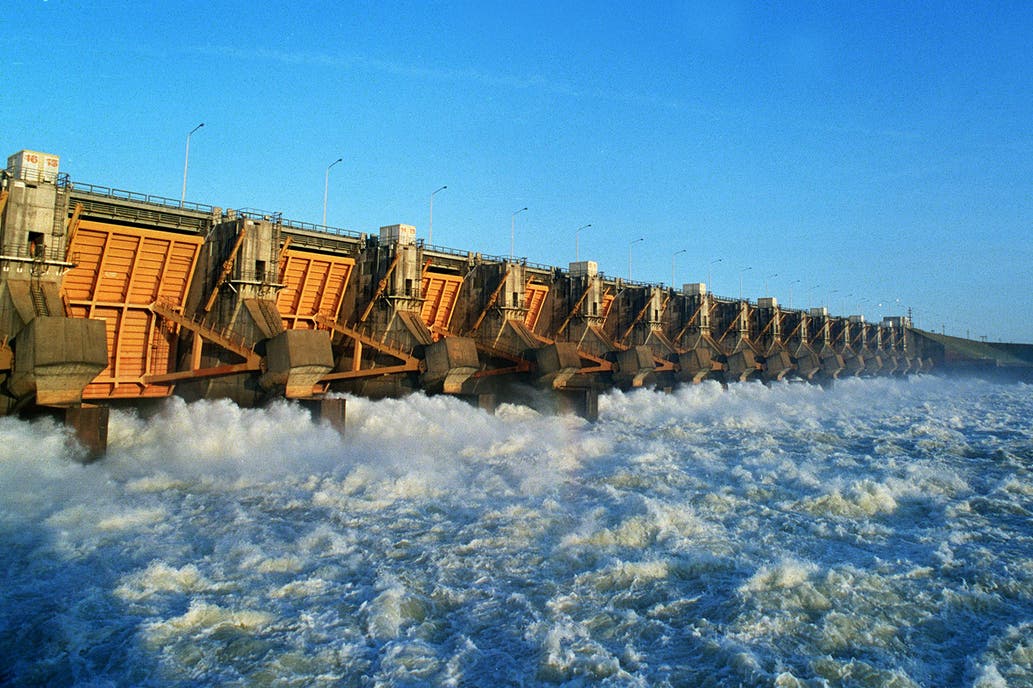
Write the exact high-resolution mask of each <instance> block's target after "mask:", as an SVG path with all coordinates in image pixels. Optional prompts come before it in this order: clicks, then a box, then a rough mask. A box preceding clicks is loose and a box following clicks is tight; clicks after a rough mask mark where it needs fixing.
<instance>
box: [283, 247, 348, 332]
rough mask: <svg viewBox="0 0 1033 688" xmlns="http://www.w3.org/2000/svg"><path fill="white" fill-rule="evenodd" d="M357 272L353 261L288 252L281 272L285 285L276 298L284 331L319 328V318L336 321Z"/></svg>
mask: <svg viewBox="0 0 1033 688" xmlns="http://www.w3.org/2000/svg"><path fill="white" fill-rule="evenodd" d="M354 269H355V261H354V260H353V259H351V258H346V257H344V256H333V255H324V254H317V253H309V252H306V251H295V250H293V249H287V250H286V251H285V252H284V258H283V264H282V265H281V270H280V282H281V283H282V284H284V285H285V286H284V288H283V289H281V290H280V293H279V294H277V296H276V308H277V310H279V312H280V317H282V318H283V326H284V328H285V329H288V330H314V329H317V323H316V320H315V317H316V316H317V315H323V316H328V317H329V318H331V319H332V320H336V319H337V316H338V314H339V313H340V311H341V305H342V304H343V303H344V292H345V291H346V290H347V289H348V279H349V278H350V277H351V274H352V272H353V271H354Z"/></svg>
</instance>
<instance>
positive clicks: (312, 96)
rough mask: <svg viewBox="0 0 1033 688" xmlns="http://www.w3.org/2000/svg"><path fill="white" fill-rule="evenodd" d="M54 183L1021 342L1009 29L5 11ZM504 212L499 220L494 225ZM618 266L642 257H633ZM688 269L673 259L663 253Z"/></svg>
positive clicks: (1032, 178)
mask: <svg viewBox="0 0 1033 688" xmlns="http://www.w3.org/2000/svg"><path fill="white" fill-rule="evenodd" d="M0 45H2V46H3V55H4V57H3V61H2V63H0V64H2V67H0V74H2V77H3V78H2V79H0V143H2V144H3V147H4V150H2V151H0V153H2V155H4V156H6V155H9V154H11V153H14V152H16V151H18V150H21V149H22V148H29V149H33V150H41V151H44V152H48V153H54V154H57V155H60V156H61V169H62V171H65V172H68V173H69V174H70V176H71V178H72V180H73V181H79V182H89V183H94V184H101V185H105V186H112V187H117V188H121V189H126V190H131V191H138V192H143V193H151V194H156V195H161V196H167V197H170V198H177V199H178V198H179V196H180V193H181V190H182V182H183V163H184V154H185V145H186V137H187V133H188V132H190V131H191V130H192V129H193V128H194V127H195V126H196V125H197V124H198V123H200V122H204V124H205V126H204V127H203V128H202V129H200V130H198V131H197V132H196V133H194V134H193V135H192V136H191V138H190V158H189V179H188V188H187V199H188V200H191V201H195V202H199V203H207V204H211V205H218V206H221V207H226V208H245V207H248V208H258V209H263V210H268V211H273V212H276V211H279V212H282V213H283V214H284V216H285V217H288V218H291V219H295V220H304V221H309V222H316V223H318V222H320V221H321V218H322V210H323V192H324V182H325V180H326V170H327V166H328V165H329V164H330V163H332V162H333V161H334V160H336V159H337V158H343V159H344V160H343V162H341V163H340V164H338V165H336V166H334V167H333V168H332V169H331V170H330V174H329V191H328V207H327V223H328V224H330V225H333V226H338V227H345V228H348V229H353V230H357V231H365V232H376V231H377V230H378V228H379V227H380V226H382V225H388V224H396V223H407V224H412V225H415V226H416V227H417V232H418V235H419V236H421V237H423V238H424V239H427V238H428V236H427V235H428V225H429V220H430V209H429V205H430V196H431V193H432V192H433V191H434V190H435V189H438V188H439V187H441V186H443V185H447V186H448V188H447V189H446V190H444V191H441V192H439V193H437V194H436V195H435V196H434V216H433V217H434V224H433V243H434V244H438V245H444V246H450V247H453V248H458V249H464V250H466V249H469V250H475V251H480V252H483V253H489V254H495V255H508V254H509V249H510V231H511V228H514V227H515V250H516V254H517V255H518V256H526V257H527V258H528V260H531V261H533V262H538V263H546V264H550V265H559V266H564V267H566V266H567V264H568V263H569V262H570V261H572V260H574V251H575V233H576V231H577V229H578V228H579V227H581V226H582V225H585V224H591V225H592V226H591V227H590V228H588V229H584V230H582V231H581V232H580V233H579V234H578V235H577V236H578V237H579V240H578V244H579V257H580V258H581V259H582V260H586V259H590V260H595V261H597V262H598V263H599V267H600V269H601V270H602V271H603V272H605V273H606V274H608V275H612V276H619V277H627V275H628V269H629V255H630V256H631V261H630V262H631V277H632V278H633V279H635V280H641V281H649V282H663V283H665V284H669V283H671V280H672V266H673V268H674V283H675V284H676V285H678V286H680V285H681V284H683V283H686V282H696V281H707V279H708V277H707V276H708V274H709V275H710V276H711V286H712V288H713V290H714V291H715V292H717V293H718V294H720V295H725V296H733V297H734V296H738V295H739V289H740V280H741V283H742V291H743V295H744V296H747V297H749V298H750V299H756V298H757V297H761V296H769V295H770V296H775V297H778V298H779V300H780V302H781V303H782V304H784V305H789V303H790V298H791V299H792V305H793V306H795V307H797V308H799V307H810V306H819V305H828V306H829V307H830V309H831V310H832V311H833V312H834V313H836V314H852V313H863V314H864V315H865V316H866V317H867V318H868V319H869V320H878V319H880V318H881V317H883V316H884V315H900V314H904V313H906V311H907V309H908V308H909V307H910V308H912V309H913V314H914V318H915V322H916V324H917V325H918V326H919V327H924V328H926V329H933V330H936V331H940V330H941V329H945V331H946V332H947V334H954V335H958V336H966V335H967V336H970V337H972V338H978V337H982V336H986V337H988V338H989V339H990V340H991V341H997V340H1006V341H1022V342H1033V276H1031V275H1033V237H1031V233H1033V47H1031V46H1033V4H1031V3H1030V2H1028V0H1027V1H1024V2H953V3H952V2H928V3H926V2H871V3H869V2H852V1H851V2H787V3H760V2H756V3H753V2H747V3H736V2H729V1H721V2H713V3H710V2H674V3H606V2H585V3H567V2H561V3H540V2H535V3H520V2H506V3H495V2H465V1H463V0H459V1H455V0H453V1H451V2H445V3H437V2H413V3H391V2H369V3H365V2H364V3H347V2H345V3H342V2H325V3H323V2H314V3H284V4H278V5H273V4H269V3H262V2H247V3H219V2H206V3H197V2H175V3H146V2H144V3H141V2H117V3H115V2H90V3H72V2H62V1H59V0H51V1H50V2H26V1H22V0H13V2H9V3H6V4H5V6H4V10H3V12H2V14H0ZM524 207H527V208H528V210H527V211H526V212H521V213H519V214H518V215H516V216H515V218H514V216H513V213H514V211H517V210H519V209H521V208H524ZM639 238H641V239H642V241H640V242H636V243H632V242H635V241H636V240H637V239H639ZM683 249H684V251H685V252H684V253H679V252H680V251H682V250H683Z"/></svg>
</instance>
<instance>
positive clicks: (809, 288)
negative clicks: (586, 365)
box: [807, 284, 821, 304]
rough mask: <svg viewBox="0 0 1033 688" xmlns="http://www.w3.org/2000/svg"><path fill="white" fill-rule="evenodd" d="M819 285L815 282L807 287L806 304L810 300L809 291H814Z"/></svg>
mask: <svg viewBox="0 0 1033 688" xmlns="http://www.w3.org/2000/svg"><path fill="white" fill-rule="evenodd" d="M820 287H821V285H820V284H815V285H814V286H813V287H807V303H808V304H809V303H810V302H811V292H812V291H814V290H815V289H818V288H820Z"/></svg>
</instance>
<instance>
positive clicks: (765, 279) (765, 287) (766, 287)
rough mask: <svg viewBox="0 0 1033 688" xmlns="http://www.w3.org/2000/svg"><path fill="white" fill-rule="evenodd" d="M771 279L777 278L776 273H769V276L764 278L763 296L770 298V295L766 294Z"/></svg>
mask: <svg viewBox="0 0 1033 688" xmlns="http://www.w3.org/2000/svg"><path fill="white" fill-rule="evenodd" d="M772 277H778V273H777V272H773V273H771V274H770V275H768V276H767V277H765V278H764V296H771V294H769V293H768V280H769V279H771V278H772Z"/></svg>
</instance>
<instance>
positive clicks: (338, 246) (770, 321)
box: [0, 151, 980, 457]
mask: <svg viewBox="0 0 1033 688" xmlns="http://www.w3.org/2000/svg"><path fill="white" fill-rule="evenodd" d="M0 337H2V339H0V391H2V394H0V414H20V415H31V414H34V413H56V414H61V415H63V417H64V419H65V422H66V423H67V424H68V425H69V426H70V427H72V428H73V429H74V431H75V433H76V435H77V436H78V438H79V439H80V441H81V442H82V443H83V445H84V446H85V447H86V448H87V450H88V451H89V452H90V454H91V456H93V457H96V456H99V455H101V454H102V453H103V451H104V449H105V446H106V433H107V417H108V410H109V409H110V408H112V407H117V406H125V405H129V406H146V405H147V404H151V403H153V402H155V401H156V400H161V399H164V398H166V397H169V396H170V395H173V394H175V395H178V396H181V397H184V398H186V399H188V400H190V399H202V398H228V399H232V400H233V401H235V402H236V403H237V404H240V405H242V406H256V405H262V404H265V403H268V402H270V401H272V400H275V399H290V400H297V401H298V402H299V403H301V404H304V405H305V406H307V407H309V408H310V410H311V411H312V413H314V414H315V415H317V416H318V417H321V418H325V419H327V420H328V421H329V422H330V423H331V424H333V425H335V426H337V427H339V428H341V427H343V422H344V414H345V405H344V400H343V399H342V398H341V397H340V396H338V395H333V394H331V393H334V392H347V393H351V394H354V395H360V396H364V397H370V398H382V397H396V396H400V395H404V394H407V393H410V392H414V391H422V392H425V393H427V394H446V395H453V396H457V397H461V398H464V399H466V400H468V401H469V402H470V403H472V404H475V405H478V406H480V407H482V408H486V409H491V408H493V407H494V406H495V404H497V403H499V402H500V401H520V400H522V399H523V398H525V397H526V396H528V395H534V396H535V398H536V399H542V398H546V399H548V400H549V403H550V404H551V405H552V408H554V409H555V410H557V411H566V412H573V413H577V414H580V415H582V416H584V417H586V418H589V419H592V418H594V417H595V416H596V414H597V413H598V410H597V404H598V397H599V394H600V392H602V391H605V390H606V389H609V388H620V389H632V388H637V387H651V388H657V389H672V388H673V387H675V386H676V385H683V384H693V383H699V382H701V381H703V380H706V379H716V380H719V381H722V382H728V383H731V382H742V381H747V380H762V381H779V380H791V379H797V380H803V381H809V382H817V383H821V382H827V381H831V380H835V379H837V378H841V377H846V376H862V375H906V374H911V373H916V372H921V371H926V370H930V369H932V368H934V367H937V366H943V365H944V364H948V365H949V364H950V362H951V361H952V360H955V362H956V361H957V357H955V358H954V359H952V353H951V352H956V351H957V347H955V346H953V345H951V343H950V342H945V341H944V340H943V339H942V338H941V339H938V340H937V339H932V338H930V337H929V336H926V333H922V332H921V331H919V330H915V329H914V328H913V327H912V326H911V321H910V318H908V317H907V316H903V315H901V316H899V317H892V318H886V319H884V320H883V321H882V322H878V323H875V322H866V321H865V319H864V318H863V316H858V315H833V314H830V313H829V312H828V310H827V309H825V308H815V309H807V310H800V309H795V310H794V309H791V308H790V309H787V308H783V307H782V306H781V305H780V304H779V303H778V301H777V300H776V299H774V298H771V297H761V298H758V299H757V300H756V301H750V300H748V299H742V298H737V299H732V298H725V297H721V296H718V295H715V294H713V293H710V291H708V288H707V285H706V284H704V283H693V284H686V285H683V287H682V288H680V289H676V288H674V287H673V286H664V285H661V284H652V283H646V282H638V281H631V280H625V279H620V278H615V277H609V276H607V275H605V274H603V273H601V272H600V271H599V270H598V266H597V264H596V263H595V262H593V261H589V260H586V261H578V262H575V263H571V264H569V265H568V266H567V267H566V268H560V267H554V266H549V265H541V264H535V263H530V262H528V261H526V260H523V259H513V258H506V257H500V256H492V255H486V254H482V253H478V252H476V251H472V250H471V251H464V250H455V249H451V248H445V247H440V246H432V245H427V244H426V243H425V242H424V241H422V240H421V239H419V238H418V237H417V235H416V229H415V227H413V226H410V225H404V224H395V225H386V226H383V227H380V228H379V231H378V232H376V233H360V232H353V231H347V230H342V229H338V228H333V227H327V226H322V225H315V224H311V223H307V222H299V221H294V220H290V219H287V218H284V217H282V216H281V215H279V214H269V213H265V212H261V211H255V210H250V209H229V208H221V207H218V206H210V205H204V204H199V203H190V202H183V201H178V200H172V199H167V198H161V197H158V196H152V195H147V194H141V193H135V192H128V191H122V190H119V189H113V188H108V187H104V186H98V185H94V184H90V183H82V182H78V181H73V180H71V179H70V178H69V176H68V175H67V174H65V173H62V172H61V171H60V159H59V157H58V156H56V155H51V154H46V153H41V152H35V151H20V152H18V153H16V154H14V155H12V156H11V157H10V158H8V161H7V167H6V169H5V170H4V171H3V173H2V181H0ZM948 339H949V338H948ZM976 358H977V359H978V358H980V357H979V356H977V357H976ZM966 360H967V359H966Z"/></svg>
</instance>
